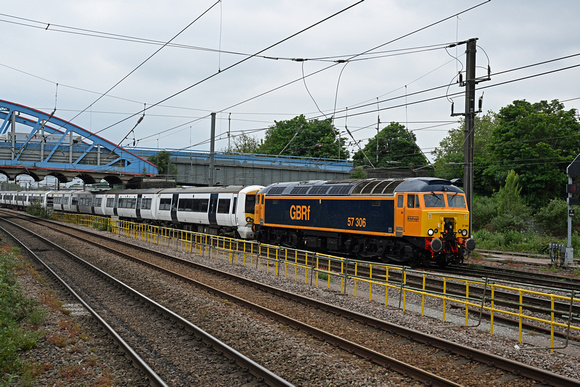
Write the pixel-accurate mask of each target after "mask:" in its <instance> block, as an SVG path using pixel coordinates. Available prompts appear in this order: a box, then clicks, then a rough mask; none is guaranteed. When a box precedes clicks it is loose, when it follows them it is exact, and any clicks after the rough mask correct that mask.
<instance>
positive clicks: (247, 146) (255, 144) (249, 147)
mask: <svg viewBox="0 0 580 387" xmlns="http://www.w3.org/2000/svg"><path fill="white" fill-rule="evenodd" d="M260 145H261V141H260V140H258V139H257V138H256V137H252V136H249V135H247V134H245V133H242V134H241V135H239V136H236V137H234V143H233V144H232V145H231V146H230V147H229V148H227V149H224V152H226V153H258V149H260Z"/></svg>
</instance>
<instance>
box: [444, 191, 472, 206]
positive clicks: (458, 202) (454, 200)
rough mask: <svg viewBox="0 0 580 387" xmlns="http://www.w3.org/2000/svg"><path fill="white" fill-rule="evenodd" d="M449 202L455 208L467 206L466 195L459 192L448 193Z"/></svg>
mask: <svg viewBox="0 0 580 387" xmlns="http://www.w3.org/2000/svg"><path fill="white" fill-rule="evenodd" d="M447 204H448V205H449V207H453V208H467V206H466V204H465V197H463V196H462V195H458V194H457V193H454V194H447Z"/></svg>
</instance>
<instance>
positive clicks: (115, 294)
mask: <svg viewBox="0 0 580 387" xmlns="http://www.w3.org/2000/svg"><path fill="white" fill-rule="evenodd" d="M1 223H2V228H3V230H4V232H5V233H7V234H9V235H10V236H11V238H13V239H14V240H16V241H17V242H18V243H19V244H20V245H22V246H23V247H24V248H25V249H26V250H27V251H28V253H29V254H31V255H32V256H33V257H35V258H36V259H37V260H38V261H39V262H41V264H42V265H43V266H44V267H45V269H46V270H48V271H50V273H51V274H52V275H53V277H55V278H56V279H57V280H58V281H59V282H60V283H62V284H63V286H65V287H66V288H67V289H68V290H69V291H70V292H71V293H72V294H73V295H74V296H75V297H76V298H77V299H78V301H79V302H80V303H81V304H82V305H83V306H84V308H86V309H87V310H88V311H89V312H90V313H91V315H92V316H94V318H95V319H97V320H98V321H99V322H100V324H101V325H102V326H103V327H104V328H105V329H106V331H107V333H108V334H109V335H110V336H111V337H112V338H113V339H114V340H115V341H116V342H117V344H118V345H119V347H120V348H121V350H122V351H123V352H124V353H125V354H126V355H127V356H129V357H130V358H131V360H132V362H133V363H134V364H135V365H136V366H137V367H138V368H139V369H140V370H141V371H142V372H143V373H144V375H145V376H146V377H147V379H148V380H149V382H150V384H151V385H154V386H168V385H199V384H212V383H217V384H219V385H227V384H231V383H234V384H240V385H241V384H246V383H255V384H264V385H271V386H291V385H292V384H290V383H289V382H287V381H285V380H284V379H282V378H280V377H278V376H277V375H275V374H273V373H272V372H270V371H269V370H267V369H266V368H264V367H262V366H260V365H258V364H256V363H255V362H253V361H252V360H251V359H249V358H247V357H246V356H244V355H242V354H241V353H238V352H237V351H235V350H234V349H232V348H231V347H229V346H227V345H225V344H224V343H222V342H221V341H219V340H218V339H216V338H215V337H213V336H211V335H209V334H207V333H206V332H204V331H203V330H201V329H200V328H198V327H197V326H195V325H194V324H192V323H190V322H189V321H187V320H185V319H184V318H182V317H181V316H179V315H177V314H176V313H174V312H172V311H171V310H169V309H167V308H165V307H163V306H162V305H160V304H158V303H157V302H155V301H153V300H152V299H150V298H148V297H146V296H144V295H143V294H141V293H139V292H137V291H135V290H134V289H132V288H131V287H129V286H127V285H126V284H124V283H122V282H121V281H119V280H117V279H115V278H114V277H112V276H110V275H108V274H107V273H105V272H103V271H102V270H100V269H98V268H97V267H95V266H94V265H92V264H90V263H88V262H87V261H85V260H83V259H82V258H81V257H79V256H77V255H75V254H73V253H71V252H70V251H68V250H66V249H64V248H63V247H61V246H59V245H57V244H55V243H53V242H51V241H50V240H48V239H46V238H44V237H42V236H40V235H39V234H36V233H34V232H32V231H30V230H28V229H27V228H25V227H23V226H21V225H17V224H16V223H13V222H9V221H7V220H6V219H2V221H1ZM160 327H162V329H160ZM191 364H198V365H201V368H202V369H203V370H204V373H205V374H206V375H205V376H204V375H202V374H198V373H195V372H192V369H191ZM208 371H210V372H209V374H210V376H209V378H208V375H207V374H208ZM248 371H249V372H248Z"/></svg>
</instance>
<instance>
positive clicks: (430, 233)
mask: <svg viewBox="0 0 580 387" xmlns="http://www.w3.org/2000/svg"><path fill="white" fill-rule="evenodd" d="M427 234H429V236H433V234H434V232H433V229H432V228H430V229H429V230H428V231H427Z"/></svg>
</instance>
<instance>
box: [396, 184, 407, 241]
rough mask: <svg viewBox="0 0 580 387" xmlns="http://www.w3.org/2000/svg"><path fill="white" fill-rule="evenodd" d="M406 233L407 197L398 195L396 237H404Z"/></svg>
mask: <svg viewBox="0 0 580 387" xmlns="http://www.w3.org/2000/svg"><path fill="white" fill-rule="evenodd" d="M404 232H405V195H404V194H398V195H397V208H396V209H395V236H397V237H402V236H403V233H404Z"/></svg>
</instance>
